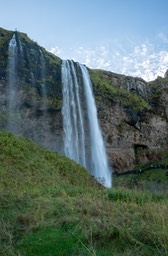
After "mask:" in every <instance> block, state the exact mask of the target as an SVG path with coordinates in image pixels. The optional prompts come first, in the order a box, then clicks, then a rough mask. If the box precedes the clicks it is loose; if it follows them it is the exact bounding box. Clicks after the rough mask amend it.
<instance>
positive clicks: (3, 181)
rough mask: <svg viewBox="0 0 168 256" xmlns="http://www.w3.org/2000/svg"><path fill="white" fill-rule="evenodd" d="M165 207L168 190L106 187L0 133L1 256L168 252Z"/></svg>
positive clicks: (52, 155) (29, 144) (71, 165)
mask: <svg viewBox="0 0 168 256" xmlns="http://www.w3.org/2000/svg"><path fill="white" fill-rule="evenodd" d="M120 185H121V183H120ZM167 211H168V200H167V196H166V195H164V194H163V193H162V194H155V193H153V194H151V193H150V192H145V191H144V192H142V191H137V190H134V189H131V190H129V189H126V188H125V189H123V188H121V187H120V188H118V189H117V188H115V187H114V188H113V189H104V188H102V187H101V186H100V185H98V184H97V183H96V182H95V181H94V179H93V178H92V177H91V176H90V175H88V173H87V172H86V171H85V170H84V169H83V168H81V167H80V166H79V165H77V164H75V163H74V162H72V161H70V160H68V159H67V158H65V157H61V156H59V155H58V154H57V153H54V152H50V151H48V150H46V149H44V148H41V147H39V146H37V145H35V144H34V143H32V142H31V141H29V140H27V139H25V138H22V137H16V136H14V135H12V134H9V133H4V132H1V133H0V216H1V219H0V243H1V244H0V255H3V256H14V255H15V256H16V255H20V256H24V255H25V256H49V255H52V256H58V255H60V256H61V255H64V256H70V255H88V256H89V255H96V256H110V255H114V256H119V255H124V256H126V255H148V256H150V255H168V247H167V245H168V232H167V230H168V222H167Z"/></svg>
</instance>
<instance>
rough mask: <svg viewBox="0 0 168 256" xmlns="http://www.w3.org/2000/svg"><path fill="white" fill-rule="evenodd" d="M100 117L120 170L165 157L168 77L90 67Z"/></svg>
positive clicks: (114, 165)
mask: <svg viewBox="0 0 168 256" xmlns="http://www.w3.org/2000/svg"><path fill="white" fill-rule="evenodd" d="M90 74H91V77H92V81H93V84H94V90H95V95H96V98H97V106H98V113H99V119H100V122H101V126H102V128H103V132H104V136H105V138H106V142H107V149H108V153H109V157H110V159H111V161H112V165H113V168H114V170H115V171H116V172H123V171H127V170H131V169H132V168H133V167H134V165H135V164H137V163H146V162H148V161H149V160H157V159H159V160H160V158H161V155H162V154H161V151H164V150H167V149H168V105H167V103H168V79H167V76H165V78H157V79H156V80H155V81H153V82H150V83H147V82H145V81H144V80H142V79H141V78H133V77H128V76H124V75H117V74H114V73H111V72H106V71H102V70H91V71H90Z"/></svg>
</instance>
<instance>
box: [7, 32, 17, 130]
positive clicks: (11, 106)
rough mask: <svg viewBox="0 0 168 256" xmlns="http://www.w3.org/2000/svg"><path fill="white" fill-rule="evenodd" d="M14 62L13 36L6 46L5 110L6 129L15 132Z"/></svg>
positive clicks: (15, 88)
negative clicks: (6, 79)
mask: <svg viewBox="0 0 168 256" xmlns="http://www.w3.org/2000/svg"><path fill="white" fill-rule="evenodd" d="M16 62H17V42H16V36H15V34H14V35H13V37H12V38H11V40H10V42H9V46H8V83H7V89H8V91H7V105H8V106H7V107H8V108H7V109H8V123H7V129H8V130H10V131H14V132H15V133H16V132H17V128H16V120H17V109H16V103H17V100H16V94H17V93H16V90H17V84H16V83H17V74H16Z"/></svg>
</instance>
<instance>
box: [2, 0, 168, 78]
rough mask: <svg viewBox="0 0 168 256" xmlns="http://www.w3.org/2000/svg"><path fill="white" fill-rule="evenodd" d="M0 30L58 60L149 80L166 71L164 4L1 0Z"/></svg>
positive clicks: (153, 0)
mask: <svg viewBox="0 0 168 256" xmlns="http://www.w3.org/2000/svg"><path fill="white" fill-rule="evenodd" d="M0 10H1V15H0V26H1V27H3V28H5V29H10V30H15V28H17V29H18V30H19V31H21V32H25V33H27V34H28V36H29V37H30V38H31V39H33V40H34V41H36V42H37V43H39V44H40V45H42V46H43V47H45V48H46V49H47V50H49V51H52V52H53V53H55V54H56V55H58V56H59V57H61V58H63V59H67V58H68V59H74V60H76V61H79V62H81V63H85V64H86V65H87V66H89V67H91V68H102V69H106V70H111V71H113V72H117V73H123V74H126V75H133V76H141V77H143V78H144V79H146V80H153V79H154V78H155V77H157V75H161V76H163V75H164V73H165V71H166V69H167V68H168V14H167V11H168V0H29V1H26V0H1V1H0Z"/></svg>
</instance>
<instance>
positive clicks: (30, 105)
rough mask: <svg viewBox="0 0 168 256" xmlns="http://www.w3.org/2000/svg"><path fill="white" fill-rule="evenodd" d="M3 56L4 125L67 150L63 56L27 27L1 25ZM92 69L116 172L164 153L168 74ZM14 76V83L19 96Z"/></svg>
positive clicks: (0, 103)
mask: <svg viewBox="0 0 168 256" xmlns="http://www.w3.org/2000/svg"><path fill="white" fill-rule="evenodd" d="M13 36H15V39H16V44H17V51H16V52H15V55H16V56H15V62H14V64H15V72H11V71H10V65H9V62H10V60H11V59H10V56H9V43H10V40H11V38H12V37H13ZM0 56H1V58H0V130H6V131H10V132H12V133H14V134H18V135H22V136H24V137H27V138H29V139H32V140H33V141H34V142H36V143H38V144H40V145H42V146H45V147H47V148H48V149H51V150H53V151H57V152H59V153H61V154H63V151H64V150H63V121H62V113H61V107H62V81H61V63H62V60H61V59H60V58H58V57H56V56H55V55H53V54H51V53H49V52H47V51H46V50H45V49H44V48H43V47H41V46H39V45H38V44H37V43H36V42H34V41H32V40H31V39H30V38H29V37H28V36H27V35H26V34H25V33H20V32H18V31H7V30H4V29H0ZM88 71H89V74H90V78H91V81H92V84H93V91H94V95H95V98H96V104H97V111H98V118H99V122H100V126H101V129H102V132H103V137H104V140H105V143H106V150H107V153H108V157H109V161H110V165H111V166H112V169H113V172H115V173H122V172H127V171H130V170H132V169H133V168H134V166H135V165H136V164H145V163H148V162H150V161H151V160H155V158H156V156H157V160H159V159H160V158H162V154H163V153H164V152H165V151H168V107H167V106H168V82H167V75H166V74H165V77H164V78H157V79H156V80H155V81H152V82H149V83H148V82H146V81H144V80H143V79H141V78H138V77H130V76H125V75H120V74H115V73H113V72H109V71H104V70H92V69H89V68H88ZM9 77H10V79H9ZM11 77H12V78H13V79H14V80H15V84H16V88H15V93H14V96H15V98H14V97H13V96H12V90H11V88H10V87H11V83H10V81H9V80H11ZM78 79H79V81H80V79H81V78H80V74H79V76H78ZM80 86H82V83H81V82H80ZM12 97H13V102H12V103H11V102H10V100H11V98H12ZM9 106H12V107H11V108H10V110H11V111H12V114H11V113H9V112H10V111H9ZM9 117H10V118H9ZM9 119H10V122H9ZM9 123H10V125H9ZM11 124H12V125H11ZM9 126H12V128H10V127H9ZM85 130H87V127H85ZM158 151H159V152H160V155H158V153H157V152H158ZM153 152H154V153H153Z"/></svg>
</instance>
